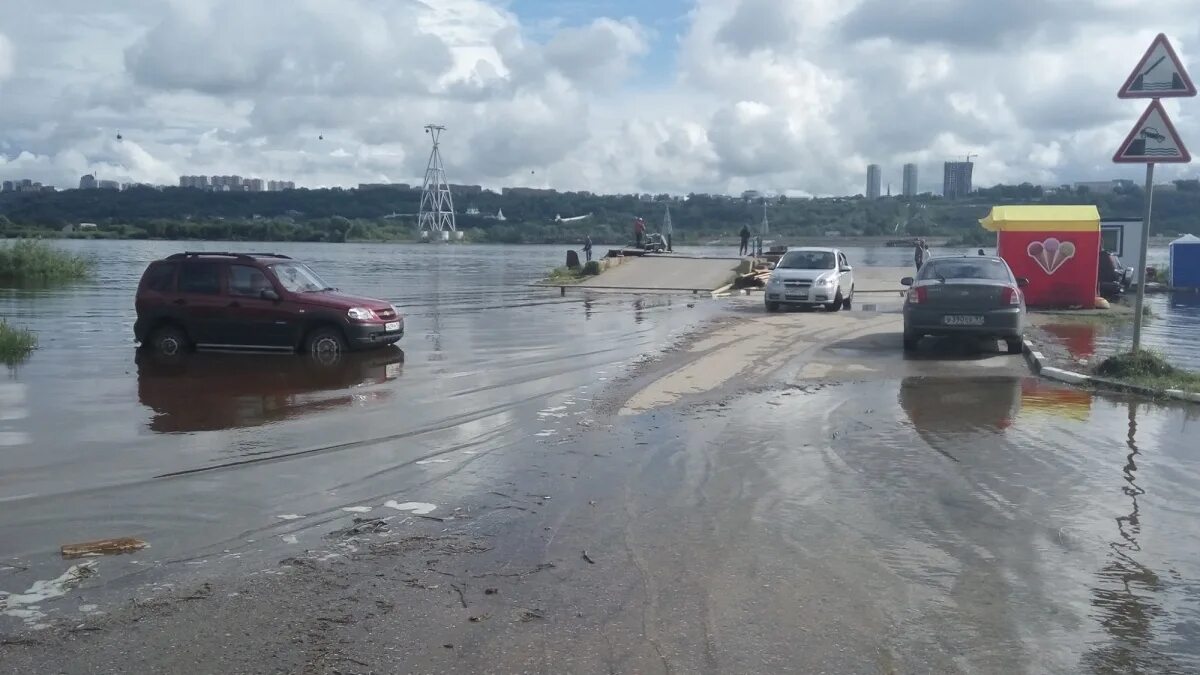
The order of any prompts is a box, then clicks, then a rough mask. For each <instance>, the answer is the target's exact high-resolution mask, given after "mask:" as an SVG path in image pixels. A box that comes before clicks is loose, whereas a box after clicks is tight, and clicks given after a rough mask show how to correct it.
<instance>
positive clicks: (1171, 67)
mask: <svg viewBox="0 0 1200 675" xmlns="http://www.w3.org/2000/svg"><path fill="white" fill-rule="evenodd" d="M1195 95H1196V85H1194V84H1192V79H1191V78H1190V77H1188V74H1187V70H1185V69H1184V67H1183V62H1182V61H1180V60H1179V56H1178V55H1177V54H1175V50H1174V49H1172V48H1171V42H1170V41H1169V40H1167V36H1166V35H1163V34H1162V33H1159V34H1158V37H1156V38H1154V42H1151V43H1150V49H1147V50H1146V55H1145V56H1143V57H1142V60H1141V61H1139V62H1138V64H1137V68H1134V69H1133V72H1132V73H1130V74H1129V79H1127V80H1125V85H1124V86H1122V87H1121V91H1119V92H1118V93H1117V97H1118V98H1167V97H1173V96H1195Z"/></svg>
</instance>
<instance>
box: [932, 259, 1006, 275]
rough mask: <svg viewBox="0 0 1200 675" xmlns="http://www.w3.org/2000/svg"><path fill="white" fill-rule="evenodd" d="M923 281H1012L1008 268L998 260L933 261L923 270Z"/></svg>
mask: <svg viewBox="0 0 1200 675" xmlns="http://www.w3.org/2000/svg"><path fill="white" fill-rule="evenodd" d="M921 279H990V280H992V281H1012V278H1011V277H1010V276H1009V274H1008V267H1007V266H1005V264H1004V263H1002V262H999V261H997V260H975V259H965V260H964V259H955V258H950V259H946V260H931V261H929V262H928V263H925V266H924V267H922V268H921Z"/></svg>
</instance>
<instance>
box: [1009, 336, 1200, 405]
mask: <svg viewBox="0 0 1200 675" xmlns="http://www.w3.org/2000/svg"><path fill="white" fill-rule="evenodd" d="M1024 351H1025V361H1026V362H1027V363H1028V364H1029V368H1030V369H1031V370H1032V371H1033V372H1034V373H1036V374H1037V375H1040V376H1042V377H1044V378H1046V379H1049V380H1055V381H1057V382H1063V383H1065V384H1071V385H1081V386H1082V385H1091V386H1094V387H1097V388H1101V389H1109V390H1113V391H1123V392H1133V393H1135V394H1141V395H1143V396H1148V397H1150V398H1164V397H1165V398H1170V399H1175V400H1177V401H1188V402H1190V403H1200V393H1193V392H1190V391H1182V390H1180V389H1166V390H1160V389H1152V388H1150V387H1142V386H1139V385H1136V384H1128V383H1125V382H1117V381H1115V380H1108V379H1105V378H1100V377H1093V376H1091V375H1085V374H1083V373H1076V372H1074V371H1071V370H1063V369H1062V368H1053V367H1050V366H1047V365H1045V364H1046V362H1047V359H1046V356H1045V355H1044V354H1042V353H1041V352H1039V351H1037V349H1036V348H1035V347H1034V344H1033V342H1031V341H1029V340H1025V350H1024Z"/></svg>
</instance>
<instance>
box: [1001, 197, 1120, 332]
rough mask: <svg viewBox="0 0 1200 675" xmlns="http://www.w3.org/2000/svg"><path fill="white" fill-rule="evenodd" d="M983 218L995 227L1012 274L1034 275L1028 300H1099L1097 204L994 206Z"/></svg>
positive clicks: (1037, 303)
mask: <svg viewBox="0 0 1200 675" xmlns="http://www.w3.org/2000/svg"><path fill="white" fill-rule="evenodd" d="M979 223H980V224H981V225H983V227H984V229H986V230H990V231H992V232H995V233H996V250H997V252H998V254H999V256H1000V257H1001V258H1004V261H1005V262H1007V263H1008V266H1009V267H1011V268H1012V271H1013V274H1015V275H1016V276H1017V277H1018V278H1019V277H1025V278H1026V279H1029V285H1028V286H1026V287H1025V289H1024V293H1025V303H1026V304H1027V305H1029V306H1031V307H1081V308H1086V309H1091V308H1092V307H1094V306H1095V303H1096V286H1097V281H1098V278H1099V268H1100V212H1099V211H1098V210H1097V209H1096V207H1095V206H995V207H992V212H991V213H990V214H988V216H987V217H986V218H984V219H983V220H981V221H979Z"/></svg>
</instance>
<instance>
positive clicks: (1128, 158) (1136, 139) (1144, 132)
mask: <svg viewBox="0 0 1200 675" xmlns="http://www.w3.org/2000/svg"><path fill="white" fill-rule="evenodd" d="M1113 161H1114V162H1118V163H1126V164H1186V163H1187V162H1190V161H1192V156H1191V155H1189V154H1188V151H1187V148H1186V147H1184V145H1183V140H1182V139H1181V138H1179V133H1178V132H1177V131H1175V125H1174V124H1171V118H1170V117H1167V111H1166V110H1165V109H1163V106H1162V103H1160V102H1159V101H1158V100H1154V101H1152V102H1151V103H1150V107H1149V108H1146V112H1144V113H1142V116H1141V118H1139V119H1138V121H1137V124H1135V125H1133V131H1130V132H1129V136H1127V137H1126V138H1125V142H1124V143H1122V144H1121V147H1120V149H1118V150H1117V154H1115V155H1113Z"/></svg>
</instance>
